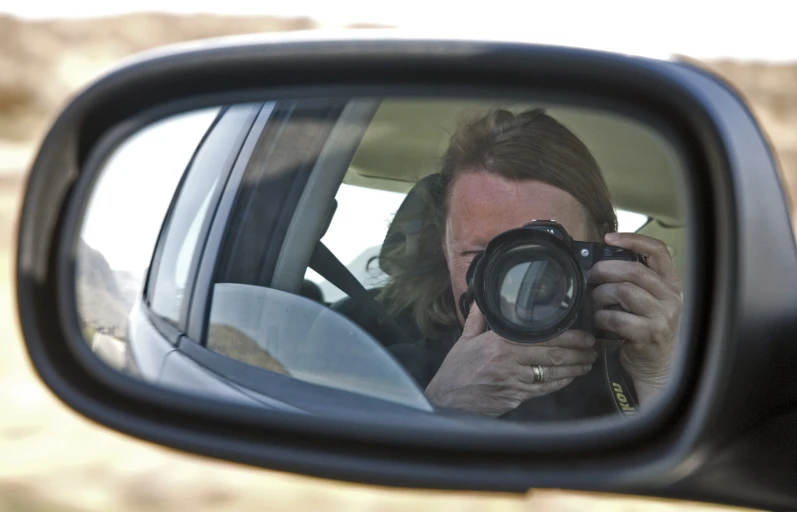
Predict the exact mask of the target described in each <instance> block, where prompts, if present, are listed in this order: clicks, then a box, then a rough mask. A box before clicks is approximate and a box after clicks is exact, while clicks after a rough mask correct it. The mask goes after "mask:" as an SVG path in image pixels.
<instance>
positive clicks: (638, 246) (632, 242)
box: [604, 233, 680, 283]
mask: <svg viewBox="0 0 797 512" xmlns="http://www.w3.org/2000/svg"><path fill="white" fill-rule="evenodd" d="M604 241H605V242H606V243H607V244H609V245H613V246H615V247H622V248H623V249H628V250H630V251H634V252H635V253H637V254H641V255H642V256H644V257H645V258H647V265H648V266H649V267H650V268H651V269H652V270H653V271H654V272H656V274H658V275H660V276H661V277H662V278H663V279H665V280H666V281H668V282H672V283H676V282H679V281H680V277H678V272H676V270H675V264H674V263H673V261H672V256H670V250H669V249H668V248H667V245H666V244H665V243H664V242H662V241H661V240H657V239H656V238H652V237H649V236H645V235H640V234H639V233H608V234H607V235H606V236H605V237H604Z"/></svg>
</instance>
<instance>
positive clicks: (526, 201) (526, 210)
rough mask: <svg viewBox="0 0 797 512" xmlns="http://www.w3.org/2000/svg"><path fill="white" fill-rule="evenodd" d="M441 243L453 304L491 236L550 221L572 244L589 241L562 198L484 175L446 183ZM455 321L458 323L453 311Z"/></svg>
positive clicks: (577, 214) (570, 203) (575, 209)
mask: <svg viewBox="0 0 797 512" xmlns="http://www.w3.org/2000/svg"><path fill="white" fill-rule="evenodd" d="M449 193H450V195H449V208H448V217H447V218H446V230H445V236H444V239H443V253H444V254H445V258H446V263H447V264H448V271H449V274H450V277H451V284H452V286H451V288H452V292H453V294H454V303H458V299H459V297H460V296H461V295H462V294H463V293H465V292H466V291H467V285H466V284H465V274H466V273H467V271H468V267H469V266H470V263H471V260H473V257H474V256H475V255H476V253H478V252H480V251H483V250H484V249H485V247H487V243H488V242H489V241H490V240H491V239H493V238H494V237H495V236H496V235H498V234H500V233H503V232H504V231H506V230H508V229H512V228H517V227H520V226H522V225H524V224H527V223H528V222H530V221H532V220H555V221H556V222H558V223H559V224H561V225H562V226H563V227H564V228H565V229H566V230H567V232H568V233H569V234H570V236H572V237H573V238H574V239H575V240H590V239H592V238H594V236H593V233H592V231H593V230H592V229H590V226H589V224H588V222H587V219H586V215H585V211H584V208H583V207H582V206H581V204H580V203H579V202H578V201H577V200H576V199H575V198H574V197H573V196H571V195H570V194H568V193H567V192H565V191H563V190H561V189H558V188H556V187H554V186H552V185H548V184H546V183H543V182H540V181H511V180H507V179H505V178H503V177H501V176H498V175H496V174H491V173H488V172H484V171H471V172H464V173H461V174H460V175H459V176H458V177H457V178H456V179H455V180H454V182H453V183H452V185H451V190H450V192H449ZM457 316H458V317H459V322H460V324H462V323H464V319H463V317H462V314H461V312H460V311H459V308H457Z"/></svg>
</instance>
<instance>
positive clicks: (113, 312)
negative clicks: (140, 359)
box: [76, 241, 142, 341]
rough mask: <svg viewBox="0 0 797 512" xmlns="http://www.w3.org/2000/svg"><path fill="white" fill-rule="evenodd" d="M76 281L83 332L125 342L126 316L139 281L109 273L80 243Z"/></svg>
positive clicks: (100, 258) (97, 255)
mask: <svg viewBox="0 0 797 512" xmlns="http://www.w3.org/2000/svg"><path fill="white" fill-rule="evenodd" d="M76 278H77V279H76V283H77V299H78V300H77V302H78V313H79V315H80V319H81V321H82V323H83V326H84V332H87V333H93V332H99V333H103V334H108V335H110V336H113V337H114V338H117V339H120V340H125V339H126V332H125V331H126V328H127V315H128V314H129V313H130V310H131V309H132V308H133V302H134V301H135V297H136V294H137V293H138V291H139V290H140V289H141V285H142V277H140V276H134V275H133V274H131V273H129V272H120V271H115V270H112V269H111V267H110V266H109V265H108V262H107V261H106V260H105V258H104V257H103V255H102V254H100V252H99V251H96V250H95V249H92V248H91V247H90V246H89V245H87V244H86V243H85V242H83V241H80V243H79V245H78V251H77V265H76ZM87 341H91V340H87Z"/></svg>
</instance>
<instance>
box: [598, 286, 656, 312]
mask: <svg viewBox="0 0 797 512" xmlns="http://www.w3.org/2000/svg"><path fill="white" fill-rule="evenodd" d="M592 302H593V304H594V305H595V308H596V309H603V308H606V307H608V306H614V305H619V306H620V307H622V308H623V309H625V310H626V311H628V312H630V313H634V314H637V315H640V316H644V317H648V318H650V317H652V316H655V315H656V314H658V312H659V311H660V309H661V307H660V306H659V302H658V301H657V300H656V299H655V298H654V297H653V296H652V295H651V294H650V293H648V292H647V291H645V290H643V289H642V288H640V287H639V286H636V285H634V284H631V283H605V284H602V285H600V286H597V287H596V288H595V289H594V290H593V291H592Z"/></svg>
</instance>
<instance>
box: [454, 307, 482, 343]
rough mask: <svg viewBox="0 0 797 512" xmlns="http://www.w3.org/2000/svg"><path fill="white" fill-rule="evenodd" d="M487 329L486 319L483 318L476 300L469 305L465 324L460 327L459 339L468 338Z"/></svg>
mask: <svg viewBox="0 0 797 512" xmlns="http://www.w3.org/2000/svg"><path fill="white" fill-rule="evenodd" d="M486 330H487V320H486V319H485V318H484V315H483V314H482V312H481V310H480V309H479V306H478V305H476V301H475V300H474V301H473V304H471V306H470V312H468V318H466V319H465V325H464V326H463V327H462V336H460V339H470V338H475V337H476V336H478V335H480V334H482V333H483V332H485V331H486Z"/></svg>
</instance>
